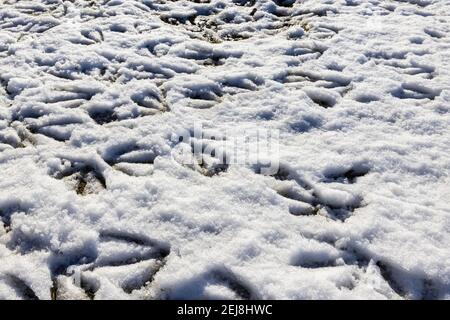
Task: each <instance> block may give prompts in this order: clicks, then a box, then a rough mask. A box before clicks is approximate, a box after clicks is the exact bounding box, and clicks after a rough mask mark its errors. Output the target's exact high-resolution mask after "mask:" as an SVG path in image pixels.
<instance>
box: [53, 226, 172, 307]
mask: <svg viewBox="0 0 450 320" xmlns="http://www.w3.org/2000/svg"><path fill="white" fill-rule="evenodd" d="M99 240H100V244H99V246H98V248H97V254H96V257H94V258H91V259H89V260H90V261H89V260H88V262H87V263H85V264H74V265H69V266H66V267H65V268H64V269H62V270H60V271H59V272H58V274H57V277H56V278H55V283H54V287H53V289H52V291H53V298H54V299H67V298H69V299H70V298H73V297H70V296H67V295H68V294H69V293H68V292H70V291H72V292H73V287H78V288H79V290H78V292H79V295H80V296H81V298H84V299H86V298H89V299H95V298H96V297H97V296H100V297H102V296H106V297H107V296H108V294H109V293H108V291H110V290H114V291H118V292H119V293H118V294H120V295H122V296H126V295H129V294H132V293H133V292H134V291H138V290H140V289H142V288H143V287H145V286H146V285H149V284H150V283H151V282H152V281H153V278H154V276H155V274H156V273H157V272H158V271H159V270H160V269H161V268H162V267H163V266H164V263H165V258H166V257H167V256H168V255H169V253H170V247H169V246H168V245H167V244H166V243H164V242H160V241H156V240H153V239H150V238H148V237H145V236H140V235H136V234H133V233H129V232H124V231H116V230H104V231H102V232H100V235H99ZM68 289H72V290H68ZM120 292H121V293H120Z"/></svg>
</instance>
